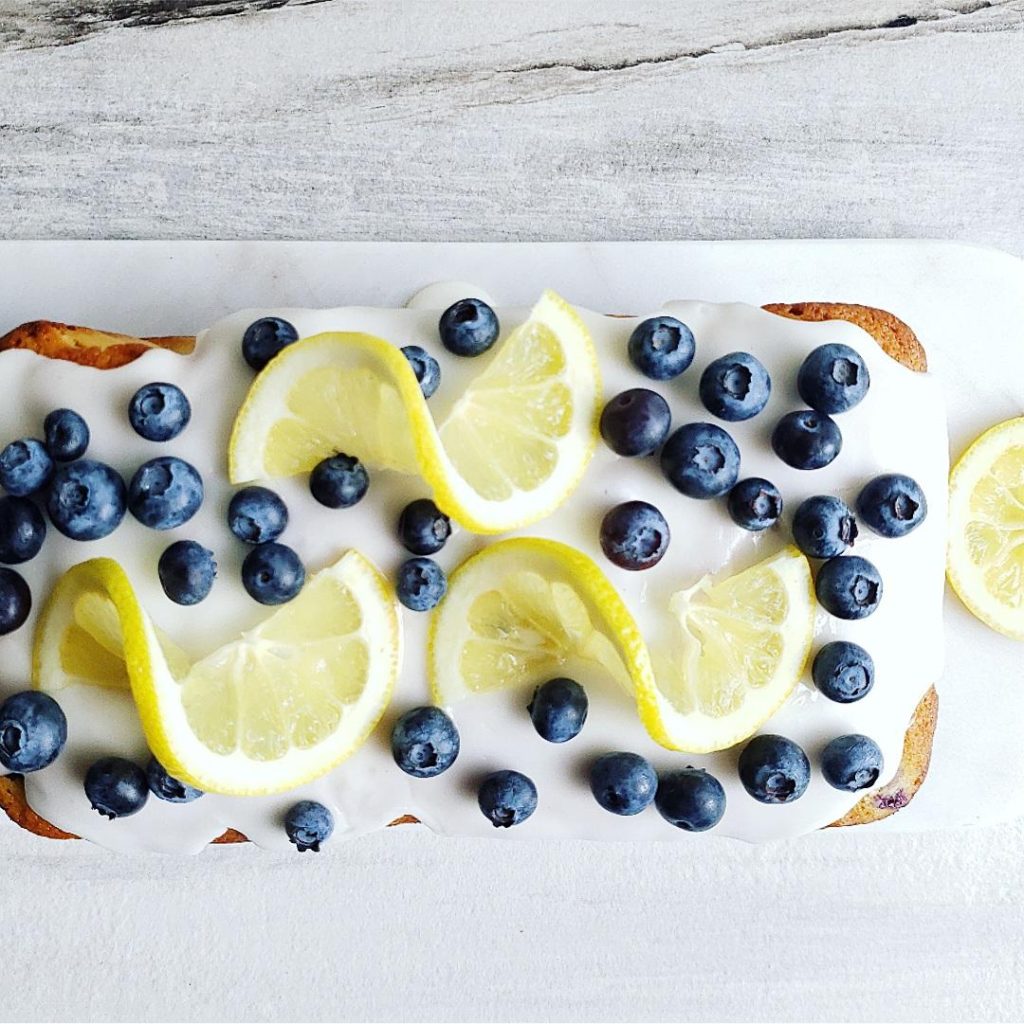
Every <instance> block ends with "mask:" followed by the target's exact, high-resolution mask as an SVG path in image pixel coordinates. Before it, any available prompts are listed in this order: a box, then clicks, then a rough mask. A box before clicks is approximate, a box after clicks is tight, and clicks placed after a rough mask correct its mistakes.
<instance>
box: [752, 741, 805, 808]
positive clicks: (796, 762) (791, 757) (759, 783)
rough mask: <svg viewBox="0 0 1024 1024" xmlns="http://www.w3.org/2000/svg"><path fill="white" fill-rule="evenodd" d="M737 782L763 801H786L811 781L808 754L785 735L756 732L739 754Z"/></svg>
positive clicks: (786, 802) (789, 800) (797, 795)
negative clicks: (757, 734) (738, 778)
mask: <svg viewBox="0 0 1024 1024" xmlns="http://www.w3.org/2000/svg"><path fill="white" fill-rule="evenodd" d="M739 771H740V782H742V783H743V788H744V789H745V790H746V791H747V792H748V793H749V794H750V795H751V796H752V797H753V798H754V799H755V800H758V801H760V802H761V803H763V804H788V803H791V802H792V801H793V800H798V799H799V798H800V797H802V796H803V795H804V790H806V789H807V784H808V783H809V782H810V781H811V764H810V762H809V761H808V760H807V755H806V754H805V753H804V752H803V750H802V749H801V748H800V747H798V746H797V745H796V744H795V743H794V742H793V741H792V740H787V739H786V737H785V736H776V735H774V734H772V733H765V734H764V735H761V736H755V737H754V738H753V739H752V740H751V741H750V742H749V743H748V744H747V745H746V746H745V747H744V748H743V752H742V753H741V754H740V763H739Z"/></svg>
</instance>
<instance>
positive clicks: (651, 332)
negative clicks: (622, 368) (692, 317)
mask: <svg viewBox="0 0 1024 1024" xmlns="http://www.w3.org/2000/svg"><path fill="white" fill-rule="evenodd" d="M628 350H629V359H630V362H632V364H633V365H634V366H635V367H636V368H637V369H638V370H639V371H640V372H641V373H642V374H643V375H644V376H645V377H650V378H651V380H671V379H672V378H673V377H678V376H679V375H680V374H681V373H682V372H683V371H684V370H686V369H688V367H689V365H690V363H692V362H693V354H694V352H696V350H697V346H696V343H695V342H694V340H693V331H691V330H690V328H689V327H687V326H686V324H684V323H683V322H682V321H680V320H677V319H676V318H675V317H674V316H653V317H651V318H650V319H649V320H644V321H642V322H641V323H639V324H637V325H636V327H635V328H634V329H633V333H632V334H631V335H630V336H629V348H628Z"/></svg>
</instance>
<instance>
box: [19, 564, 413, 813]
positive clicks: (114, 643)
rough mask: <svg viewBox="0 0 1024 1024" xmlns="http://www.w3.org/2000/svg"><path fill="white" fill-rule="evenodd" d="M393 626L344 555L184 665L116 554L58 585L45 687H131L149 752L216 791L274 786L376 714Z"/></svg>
mask: <svg viewBox="0 0 1024 1024" xmlns="http://www.w3.org/2000/svg"><path fill="white" fill-rule="evenodd" d="M400 657H401V629H400V620H399V614H398V606H397V603H396V601H395V598H394V595H393V594H392V592H391V589H390V587H389V585H388V583H387V581H386V580H385V578H384V577H383V576H382V575H381V574H380V573H379V572H378V571H377V569H376V568H375V567H374V566H373V565H372V564H371V563H370V562H368V561H367V560H366V559H365V558H364V557H363V556H362V555H360V554H359V553H358V552H355V551H350V552H348V553H347V554H345V555H343V556H342V557H341V559H339V560H338V562H336V563H335V564H334V565H333V566H330V567H329V568H327V569H324V570H322V571H321V572H319V573H317V574H316V575H315V576H312V577H311V578H310V579H309V581H308V582H307V583H306V586H305V587H304V588H303V590H302V592H301V593H300V594H299V596H298V597H296V598H295V599H294V600H293V601H292V602H290V603H289V604H287V605H284V606H282V607H281V608H279V609H278V610H277V611H275V612H274V613H273V614H272V615H271V616H269V618H267V619H266V620H264V621H263V622H262V623H260V625H258V626H257V627H256V628H255V629H252V630H250V631H249V632H247V633H245V634H243V635H242V636H241V637H240V638H239V639H238V640H236V641H234V642H233V643H229V644H227V645H225V646H224V647H221V648H220V649H218V650H217V651H215V652H214V653H213V654H210V655H208V656H207V657H205V658H203V659H202V660H200V661H198V662H196V663H195V664H194V665H191V666H189V664H188V661H187V659H186V658H185V657H184V655H182V654H181V652H180V651H177V650H176V649H175V648H173V647H172V646H171V645H169V644H168V642H167V641H166V640H165V639H162V637H161V634H160V633H159V632H158V631H157V630H156V628H155V627H154V626H153V623H152V622H151V621H150V619H149V617H148V615H147V614H146V612H145V611H144V609H143V608H142V606H141V604H140V603H139V600H138V597H137V596H136V594H135V592H134V590H133V589H132V586H131V583H130V582H129V580H128V578H127V576H126V575H125V573H124V570H123V569H121V567H120V566H119V565H118V564H117V563H116V562H114V561H112V560H110V559H103V558H101V559H95V560H93V561H90V562H85V563H83V564H81V565H78V566H75V567H74V568H72V569H71V570H69V571H68V572H67V573H66V574H65V575H64V576H63V577H62V578H61V579H60V580H59V581H58V583H57V585H56V586H55V588H54V590H53V593H52V594H51V596H50V600H49V602H48V604H47V606H46V607H45V608H44V610H43V612H42V615H41V616H40V620H39V624H38V626H37V630H36V641H35V653H34V671H35V681H36V685H37V686H38V687H39V688H40V689H44V690H55V689H59V688H61V687H63V686H66V685H68V684H71V683H84V684H87V685H113V686H124V685H129V686H130V687H131V690H132V695H133V696H134V698H135V703H136V706H137V708H138V712H139V718H140V720H141V723H142V728H143V731H144V733H145V735H146V740H147V742H148V743H149V746H150V749H151V750H152V751H153V753H154V754H155V755H156V756H157V758H158V759H159V760H160V761H161V763H162V764H163V765H164V766H165V767H166V768H167V770H168V771H169V772H171V774H173V775H175V776H177V777H178V778H180V779H182V780H183V781H185V782H188V783H190V784H191V785H194V786H198V787H199V788H200V789H203V790H206V791H208V792H215V793H229V794H235V795H256V794H264V793H276V792H280V791H282V790H286V789H292V788H294V787H295V786H298V785H300V784H302V783H303V782H307V781H309V780H310V779H313V778H316V777H317V776H319V775H323V774H324V773H325V772H327V771H329V770H330V769H331V768H333V767H334V766H335V765H336V764H338V763H339V762H340V761H342V760H344V759H345V758H346V757H348V756H349V755H350V754H352V753H353V752H354V751H355V750H356V749H358V747H359V746H360V745H361V744H362V743H363V741H364V740H365V739H366V737H367V736H368V735H369V734H370V732H371V731H372V729H373V727H374V726H375V725H376V724H377V722H378V720H379V719H380V717H381V715H382V714H383V712H384V709H385V707H386V706H387V703H388V700H389V699H390V696H391V691H392V689H393V687H394V682H395V679H396V677H397V674H398V668H399V661H400Z"/></svg>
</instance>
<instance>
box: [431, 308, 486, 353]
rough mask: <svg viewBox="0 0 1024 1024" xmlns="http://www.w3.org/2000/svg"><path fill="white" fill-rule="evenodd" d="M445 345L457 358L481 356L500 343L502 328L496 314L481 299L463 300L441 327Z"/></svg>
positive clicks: (446, 313)
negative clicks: (499, 337) (499, 336)
mask: <svg viewBox="0 0 1024 1024" xmlns="http://www.w3.org/2000/svg"><path fill="white" fill-rule="evenodd" d="M437 329H438V331H439V332H440V334H441V344H442V345H444V347H445V348H446V349H448V351H449V352H452V353H454V354H455V355H457V356H478V355H481V354H482V353H484V352H486V351H487V350H488V349H489V348H490V347H491V346H492V345H493V344H494V343H495V342H496V341H497V340H498V332H499V330H500V327H499V325H498V318H497V316H495V313H494V310H493V309H491V307H490V306H488V305H487V303H486V302H481V300H480V299H459V301H458V302H456V303H454V304H453V305H451V306H449V307H448V308H447V309H446V310H445V311H444V312H443V313H442V314H441V320H440V321H439V323H438V325H437Z"/></svg>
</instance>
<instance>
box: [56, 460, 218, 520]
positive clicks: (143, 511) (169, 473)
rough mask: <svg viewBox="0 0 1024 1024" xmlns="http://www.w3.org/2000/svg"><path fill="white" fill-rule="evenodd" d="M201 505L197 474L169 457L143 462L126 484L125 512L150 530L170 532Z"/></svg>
mask: <svg viewBox="0 0 1024 1024" xmlns="http://www.w3.org/2000/svg"><path fill="white" fill-rule="evenodd" d="M72 465H80V463H72ZM202 503H203V478H202V477H201V476H200V475H199V470H197V469H196V468H195V466H193V465H191V464H190V463H188V462H186V461H185V460H184V459H178V458H175V457H174V456H173V455H161V456H160V458H158V459H150V460H149V462H144V463H143V464H142V465H141V466H139V468H138V469H137V470H136V471H135V475H134V476H133V477H132V478H131V480H130V481H129V483H128V508H129V509H130V510H131V513H132V515H133V516H135V518H136V519H138V521H139V522H140V523H142V525H143V526H149V527H151V528H152V529H154V530H173V529H174V528H175V527H177V526H181V525H182V524H183V523H187V522H188V521H189V520H190V519H191V518H192V517H193V516H194V515H195V514H196V513H197V512H198V511H199V506H200V505H202Z"/></svg>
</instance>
